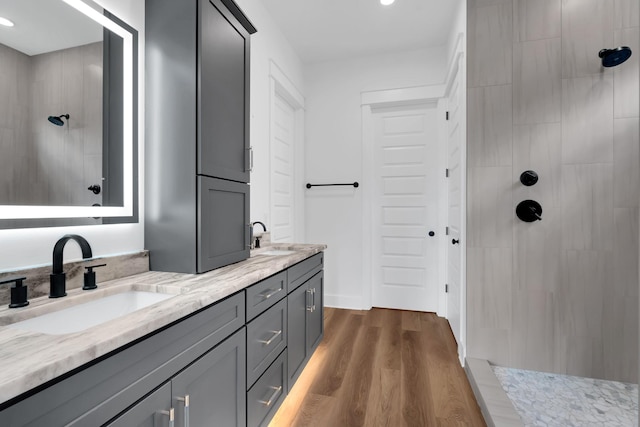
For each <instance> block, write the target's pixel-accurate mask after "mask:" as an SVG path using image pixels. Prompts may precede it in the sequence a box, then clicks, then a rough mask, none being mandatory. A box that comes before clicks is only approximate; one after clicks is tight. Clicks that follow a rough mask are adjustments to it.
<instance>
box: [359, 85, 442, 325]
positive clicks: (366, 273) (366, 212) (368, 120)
mask: <svg viewBox="0 0 640 427" xmlns="http://www.w3.org/2000/svg"><path fill="white" fill-rule="evenodd" d="M445 91H446V85H445V84H438V85H429V86H416V87H408V88H395V89H386V90H377V91H367V92H361V93H360V101H361V102H360V104H361V113H362V175H363V181H364V183H363V184H364V185H362V187H361V189H362V248H363V253H362V297H363V298H362V299H363V301H362V302H363V305H364V307H363V309H365V310H370V309H371V308H372V307H373V295H372V288H373V274H372V271H373V266H374V260H373V239H372V234H373V232H372V230H373V216H372V210H373V203H374V195H373V190H374V189H373V182H375V179H374V173H375V172H374V166H373V162H374V150H373V146H374V140H375V138H374V132H373V113H372V110H373V109H374V108H380V107H392V106H403V105H411V104H423V103H427V104H429V103H437V102H438V100H439V99H441V98H443V97H444V96H445ZM438 134H439V135H441V132H438ZM439 139H440V140H439V141H438V144H439V147H438V149H439V152H440V151H442V150H443V149H445V148H446V144H445V142H446V141H442V138H439ZM440 157H441V156H440ZM443 167H444V165H443ZM442 176H444V174H442ZM444 184H445V182H444V179H443V181H442V183H438V185H439V186H440V185H444ZM444 205H445V204H444V203H440V207H439V209H440V210H441V209H443V208H446V206H444ZM439 214H440V212H439ZM439 216H440V215H439ZM443 241H445V240H444V239H439V240H438V251H443V250H445V249H446V246H444V247H443V246H442V243H441V242H443ZM439 270H441V269H439ZM442 274H443V272H439V277H438V280H439V281H440V280H441V278H442V277H441V276H442ZM440 288H442V289H440ZM440 293H443V294H444V286H439V287H438V303H437V305H438V314H439V315H442V314H441V313H444V310H445V307H442V305H441V301H442V300H444V299H445V298H444V297H442V296H440Z"/></svg>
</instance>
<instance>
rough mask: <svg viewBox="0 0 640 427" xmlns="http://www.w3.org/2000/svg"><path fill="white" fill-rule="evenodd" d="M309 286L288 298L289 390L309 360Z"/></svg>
mask: <svg viewBox="0 0 640 427" xmlns="http://www.w3.org/2000/svg"><path fill="white" fill-rule="evenodd" d="M307 290H308V288H307V286H300V287H299V288H297V289H296V290H295V291H293V292H291V293H290V294H289V297H288V298H287V309H288V316H289V317H288V320H287V334H288V335H287V354H288V359H289V360H288V365H289V366H288V368H287V370H288V384H289V387H288V388H289V389H290V388H291V386H293V383H294V382H295V381H296V379H298V376H299V375H300V372H302V368H304V365H305V362H306V358H307V309H308V308H309V301H310V298H309V293H308V292H307Z"/></svg>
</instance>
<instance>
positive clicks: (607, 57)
mask: <svg viewBox="0 0 640 427" xmlns="http://www.w3.org/2000/svg"><path fill="white" fill-rule="evenodd" d="M598 56H599V57H600V58H602V66H603V67H615V66H616V65H620V64H622V63H623V62H624V61H626V60H627V59H629V57H630V56H631V49H630V48H629V46H620V47H616V48H615V49H602V50H601V51H600V52H598Z"/></svg>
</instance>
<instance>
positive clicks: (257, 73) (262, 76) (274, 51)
mask: <svg viewBox="0 0 640 427" xmlns="http://www.w3.org/2000/svg"><path fill="white" fill-rule="evenodd" d="M236 3H238V5H239V6H240V8H241V9H242V11H243V12H244V13H245V14H246V15H247V16H248V17H249V20H250V21H251V23H252V24H253V25H254V26H255V27H256V28H257V29H258V32H257V33H255V34H254V35H253V36H251V122H250V126H251V145H252V146H253V151H254V168H253V172H252V174H251V221H262V222H264V223H265V224H266V225H267V228H268V229H270V228H271V218H270V217H269V216H270V209H269V205H270V201H269V193H270V191H269V190H270V188H269V158H270V156H269V109H270V65H269V63H270V61H273V62H275V63H276V64H277V65H278V67H279V68H280V69H281V70H282V72H283V73H284V74H285V75H286V76H287V77H288V78H289V79H290V81H291V83H292V84H293V86H295V87H296V89H298V91H300V92H301V93H302V94H304V90H303V89H304V87H303V86H304V85H303V74H302V73H303V70H302V62H301V61H300V58H299V57H298V55H297V54H296V52H295V51H294V50H293V48H292V47H291V45H290V43H289V41H288V40H287V39H286V38H285V36H284V35H283V34H282V32H281V31H280V29H279V28H278V27H277V25H276V24H275V22H274V21H273V19H272V18H271V15H269V13H268V12H267V11H266V10H265V9H264V7H263V6H262V4H261V2H260V1H259V0H236Z"/></svg>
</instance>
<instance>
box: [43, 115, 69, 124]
mask: <svg viewBox="0 0 640 427" xmlns="http://www.w3.org/2000/svg"><path fill="white" fill-rule="evenodd" d="M63 117H64V118H65V119H67V120H69V115H68V114H61V115H59V116H49V117H48V118H47V120H49V121H50V122H51V123H53V124H54V125H56V126H62V125H64V122H63V121H62V118H63Z"/></svg>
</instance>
